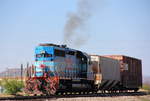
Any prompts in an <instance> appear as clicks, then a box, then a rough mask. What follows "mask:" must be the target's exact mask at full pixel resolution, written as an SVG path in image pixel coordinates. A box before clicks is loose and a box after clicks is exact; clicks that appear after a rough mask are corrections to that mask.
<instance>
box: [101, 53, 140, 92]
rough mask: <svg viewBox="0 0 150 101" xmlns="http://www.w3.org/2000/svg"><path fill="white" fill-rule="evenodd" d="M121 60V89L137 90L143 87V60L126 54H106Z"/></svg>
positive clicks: (108, 56)
mask: <svg viewBox="0 0 150 101" xmlns="http://www.w3.org/2000/svg"><path fill="white" fill-rule="evenodd" d="M104 57H107V58H112V59H116V60H119V62H120V74H121V75H120V78H121V83H120V89H122V90H135V91H137V90H138V89H139V88H140V87H142V61H141V60H140V59H136V58H133V57H129V56H124V55H105V56H104Z"/></svg>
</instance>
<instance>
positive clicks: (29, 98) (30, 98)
mask: <svg viewBox="0 0 150 101" xmlns="http://www.w3.org/2000/svg"><path fill="white" fill-rule="evenodd" d="M143 95H147V93H146V92H125V93H97V94H64V95H51V96H16V97H1V98H0V100H2V101H10V100H15V101H16V100H17V101H19V100H23V101H26V100H27V101H36V100H38V101H41V100H44V99H45V100H46V99H48V100H49V99H57V98H74V97H113V96H143Z"/></svg>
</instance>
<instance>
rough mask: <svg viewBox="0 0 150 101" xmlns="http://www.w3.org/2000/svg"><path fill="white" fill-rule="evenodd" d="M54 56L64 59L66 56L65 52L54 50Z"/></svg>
mask: <svg viewBox="0 0 150 101" xmlns="http://www.w3.org/2000/svg"><path fill="white" fill-rule="evenodd" d="M54 54H55V56H60V57H65V56H66V54H65V51H63V50H58V49H55V51H54Z"/></svg>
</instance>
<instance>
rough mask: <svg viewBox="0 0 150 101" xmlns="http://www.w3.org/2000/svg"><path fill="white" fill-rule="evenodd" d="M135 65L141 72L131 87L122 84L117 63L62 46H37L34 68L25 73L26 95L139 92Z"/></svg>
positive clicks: (104, 57) (139, 81) (105, 57)
mask: <svg viewBox="0 0 150 101" xmlns="http://www.w3.org/2000/svg"><path fill="white" fill-rule="evenodd" d="M137 63H138V61H137ZM126 64H128V62H126ZM128 65H129V66H131V67H132V65H130V64H128ZM135 65H138V67H139V68H140V70H139V69H138V70H139V71H138V73H137V74H134V77H131V78H133V79H136V82H133V83H131V82H127V81H124V80H126V79H124V78H123V77H124V76H123V73H122V72H121V68H122V67H121V66H122V65H121V63H120V60H117V59H113V58H110V57H107V56H99V55H89V54H87V53H85V52H82V51H79V50H75V49H71V48H68V47H66V46H65V45H55V44H40V45H39V46H37V47H36V49H35V64H34V66H32V68H31V69H30V72H29V71H28V72H27V74H28V75H29V76H28V78H27V80H26V85H25V92H26V93H28V94H47V95H53V94H56V93H59V92H62V93H63V92H83V93H84V92H94V93H96V92H98V91H99V90H100V91H120V90H138V88H139V87H140V86H141V85H142V81H141V80H142V79H140V80H139V79H138V78H136V77H139V76H140V77H142V75H141V73H140V72H141V64H140V63H139V64H134V66H135ZM133 68H136V66H135V67H133ZM135 75H138V76H135ZM130 76H133V75H130ZM128 83H129V84H128ZM135 85H136V86H135Z"/></svg>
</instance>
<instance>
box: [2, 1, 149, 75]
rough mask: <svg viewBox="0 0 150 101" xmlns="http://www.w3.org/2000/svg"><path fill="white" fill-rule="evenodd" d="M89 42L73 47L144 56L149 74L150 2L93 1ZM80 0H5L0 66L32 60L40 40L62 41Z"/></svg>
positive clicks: (143, 59) (10, 65)
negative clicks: (66, 26)
mask: <svg viewBox="0 0 150 101" xmlns="http://www.w3.org/2000/svg"><path fill="white" fill-rule="evenodd" d="M92 1H93V2H94V3H93V5H94V8H93V9H92V16H91V17H90V19H89V20H87V22H86V23H87V25H86V27H87V29H86V32H88V34H87V35H86V38H87V42H86V43H85V44H84V45H82V46H81V47H75V46H73V45H70V47H72V48H75V49H79V50H82V51H85V52H87V53H90V54H100V55H104V54H105V55H107V54H123V55H129V56H133V57H137V58H140V59H142V62H143V74H144V75H147V76H150V74H149V72H150V67H149V66H150V59H149V58H150V53H149V52H150V6H149V5H150V1H149V0H92ZM77 2H78V0H0V56H1V58H0V68H3V69H4V68H9V67H11V68H12V67H19V66H20V64H21V63H23V64H24V65H25V63H26V62H27V61H29V62H30V63H33V61H34V48H35V46H37V45H38V44H39V43H47V42H49V43H56V44H62V43H63V32H64V26H65V24H66V21H67V16H68V14H69V13H70V12H76V9H77ZM3 69H2V70H3Z"/></svg>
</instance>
